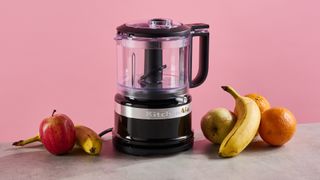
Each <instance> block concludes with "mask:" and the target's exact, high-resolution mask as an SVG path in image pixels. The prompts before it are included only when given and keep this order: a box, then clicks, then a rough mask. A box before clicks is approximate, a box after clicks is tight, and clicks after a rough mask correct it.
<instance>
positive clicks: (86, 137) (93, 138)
mask: <svg viewBox="0 0 320 180" xmlns="http://www.w3.org/2000/svg"><path fill="white" fill-rule="evenodd" d="M75 130H76V140H77V141H76V142H77V144H78V145H79V146H80V147H81V148H82V149H83V150H84V151H85V152H86V153H88V154H90V155H98V154H100V152H101V149H102V140H101V138H100V136H99V135H98V134H97V133H96V132H95V131H93V130H92V129H90V128H88V127H86V126H82V125H77V126H75Z"/></svg>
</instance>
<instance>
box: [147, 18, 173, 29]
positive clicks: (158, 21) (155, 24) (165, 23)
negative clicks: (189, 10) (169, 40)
mask: <svg viewBox="0 0 320 180" xmlns="http://www.w3.org/2000/svg"><path fill="white" fill-rule="evenodd" d="M148 23H149V26H150V28H171V27H172V20H171V19H162V18H154V19H151V20H149V22H148Z"/></svg>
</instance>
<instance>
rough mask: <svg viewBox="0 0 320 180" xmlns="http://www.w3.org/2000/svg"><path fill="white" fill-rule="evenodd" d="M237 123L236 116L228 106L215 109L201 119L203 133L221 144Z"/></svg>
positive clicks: (215, 142)
mask: <svg viewBox="0 0 320 180" xmlns="http://www.w3.org/2000/svg"><path fill="white" fill-rule="evenodd" d="M235 123H236V116H235V115H234V114H233V113H232V112H231V111H229V110H228V109H226V108H217V109H213V110H211V111H209V112H207V114H205V115H204V116H203V117H202V119H201V130H202V132H203V135H204V136H205V137H206V138H207V139H208V140H209V141H211V142H212V143H214V144H221V143H222V141H223V139H224V138H225V137H226V136H227V135H228V133H229V132H230V131H231V130H232V128H233V126H234V124H235Z"/></svg>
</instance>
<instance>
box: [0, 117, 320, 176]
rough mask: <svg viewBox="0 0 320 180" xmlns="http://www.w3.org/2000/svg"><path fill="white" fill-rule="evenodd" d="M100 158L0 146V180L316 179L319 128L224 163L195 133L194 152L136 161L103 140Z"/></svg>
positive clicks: (257, 146) (255, 145)
mask: <svg viewBox="0 0 320 180" xmlns="http://www.w3.org/2000/svg"><path fill="white" fill-rule="evenodd" d="M104 140H105V142H104V145H103V152H102V154H101V155H100V156H89V155H86V154H84V153H83V152H82V151H81V150H80V149H75V150H74V152H72V153H71V154H69V155H66V156H53V155H51V154H49V153H48V152H47V151H46V150H45V149H44V148H43V147H42V145H41V144H39V143H35V144H31V145H28V146H27V147H24V148H17V147H12V146H11V144H10V143H1V144H0V179H6V180H7V179H113V180H122V179H136V180H140V179H148V180H151V179H198V180H200V179H201V180H202V179H210V180H212V179H220V180H222V179H246V180H248V179H259V180H260V179H268V180H270V179H282V180H283V179H290V180H291V179H320V177H319V174H320V123H312V124H299V125H298V128H297V132H296V135H295V136H294V138H293V139H292V140H291V141H290V142H289V143H287V144H286V145H285V146H282V147H280V148H273V147H270V146H268V145H266V144H265V143H264V142H262V141H261V140H260V139H259V138H258V139H256V140H255V141H254V142H252V143H251V144H250V146H249V147H247V149H245V150H244V151H243V152H242V153H241V154H240V155H239V156H237V157H234V158H228V159H222V158H219V157H218V155H217V151H218V146H213V145H211V144H210V143H209V142H208V141H207V140H205V139H204V137H203V135H202V134H201V133H199V132H198V133H197V134H196V140H195V144H194V147H193V149H191V150H188V151H185V152H182V153H179V154H175V155H170V156H157V157H137V156H131V155H126V154H122V153H120V152H117V151H115V150H114V149H113V147H112V143H111V140H110V138H108V137H106V138H105V139H104Z"/></svg>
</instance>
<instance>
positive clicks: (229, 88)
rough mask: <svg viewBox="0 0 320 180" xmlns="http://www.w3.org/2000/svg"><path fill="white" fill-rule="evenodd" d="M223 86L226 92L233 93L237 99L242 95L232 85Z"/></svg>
mask: <svg viewBox="0 0 320 180" xmlns="http://www.w3.org/2000/svg"><path fill="white" fill-rule="evenodd" d="M221 88H222V89H223V90H224V91H226V92H228V93H229V94H231V96H232V97H233V98H235V99H237V98H239V97H240V95H239V94H238V93H237V92H236V90H234V89H233V88H232V87H230V86H221Z"/></svg>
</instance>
